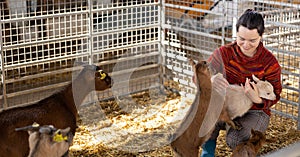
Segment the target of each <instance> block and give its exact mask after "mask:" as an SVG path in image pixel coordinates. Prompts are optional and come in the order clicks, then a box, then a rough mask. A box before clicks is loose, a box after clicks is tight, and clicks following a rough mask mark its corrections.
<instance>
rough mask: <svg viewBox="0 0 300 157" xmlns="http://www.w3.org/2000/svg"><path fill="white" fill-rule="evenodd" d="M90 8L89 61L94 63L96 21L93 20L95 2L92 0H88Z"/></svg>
mask: <svg viewBox="0 0 300 157" xmlns="http://www.w3.org/2000/svg"><path fill="white" fill-rule="evenodd" d="M88 5H89V6H88V10H89V16H88V17H89V20H88V24H89V33H88V34H89V35H88V43H89V45H88V50H87V51H88V53H89V63H90V64H92V63H93V62H94V61H93V58H94V57H92V56H93V49H94V44H93V42H94V40H93V26H94V22H93V13H92V11H93V3H92V2H91V0H88Z"/></svg>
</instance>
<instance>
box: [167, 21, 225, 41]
mask: <svg viewBox="0 0 300 157" xmlns="http://www.w3.org/2000/svg"><path fill="white" fill-rule="evenodd" d="M162 27H163V29H171V30H176V31H182V32H189V33H193V34H196V35H202V36H206V37H210V38H214V39H219V40H222V37H221V36H218V35H213V34H210V33H209V32H208V33H205V32H199V31H195V30H189V29H186V28H181V27H177V26H172V25H169V24H163V25H162Z"/></svg>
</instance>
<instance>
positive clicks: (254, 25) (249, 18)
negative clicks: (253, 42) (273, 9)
mask: <svg viewBox="0 0 300 157" xmlns="http://www.w3.org/2000/svg"><path fill="white" fill-rule="evenodd" d="M241 25H242V26H244V27H246V28H248V29H250V30H252V29H257V32H258V34H259V35H260V36H262V34H263V33H264V31H265V24H264V18H263V16H262V15H261V14H260V13H258V12H257V11H254V10H253V9H247V10H246V11H245V12H244V13H243V15H242V16H241V17H240V18H239V19H238V21H237V23H236V30H237V31H239V27H240V26H241Z"/></svg>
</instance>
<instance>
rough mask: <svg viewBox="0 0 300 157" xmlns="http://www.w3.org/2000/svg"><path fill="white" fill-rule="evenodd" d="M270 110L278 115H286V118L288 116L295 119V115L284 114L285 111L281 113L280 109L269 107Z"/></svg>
mask: <svg viewBox="0 0 300 157" xmlns="http://www.w3.org/2000/svg"><path fill="white" fill-rule="evenodd" d="M271 111H272V112H273V113H275V114H277V115H280V116H282V117H286V118H289V119H292V120H297V118H296V117H295V116H292V115H289V114H286V113H283V112H281V111H278V110H275V109H271Z"/></svg>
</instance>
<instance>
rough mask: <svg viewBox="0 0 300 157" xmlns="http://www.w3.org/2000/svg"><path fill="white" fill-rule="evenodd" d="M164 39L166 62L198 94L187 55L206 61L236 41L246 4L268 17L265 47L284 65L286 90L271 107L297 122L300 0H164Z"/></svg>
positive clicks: (183, 84)
mask: <svg viewBox="0 0 300 157" xmlns="http://www.w3.org/2000/svg"><path fill="white" fill-rule="evenodd" d="M162 5H163V8H164V9H162V10H164V11H165V12H164V13H162V14H161V15H162V16H164V18H163V20H164V21H163V23H162V29H163V30H165V33H166V34H165V36H164V37H165V38H164V39H163V40H162V43H163V52H164V53H165V54H164V56H165V60H164V61H165V64H166V66H167V67H168V68H170V69H172V71H173V72H174V73H176V75H175V76H177V77H176V80H178V81H179V82H180V84H181V85H182V87H183V88H182V89H183V90H182V91H184V92H182V93H187V94H188V93H194V92H195V91H194V90H195V89H194V88H192V83H191V82H192V81H191V80H190V78H191V74H190V69H189V66H188V65H187V64H188V63H187V60H186V57H187V56H195V55H196V57H202V58H204V59H206V58H207V57H208V55H210V54H211V53H212V52H213V51H214V50H215V49H216V48H217V47H219V46H221V45H223V44H225V43H228V42H231V41H233V40H234V39H235V36H236V34H235V32H236V28H235V23H236V21H237V18H238V17H239V16H240V15H241V13H243V12H244V11H245V10H246V9H248V8H254V9H255V10H256V11H259V12H261V13H262V14H263V15H264V17H265V22H266V31H265V34H264V35H263V42H264V44H265V46H266V47H267V48H268V49H269V50H270V51H271V52H272V53H273V54H274V55H275V56H276V57H277V59H278V60H279V62H280V65H281V67H282V83H283V92H282V94H281V100H280V102H279V103H278V104H276V105H275V106H274V107H273V108H272V111H273V112H274V113H275V114H276V115H280V116H283V117H287V118H291V119H293V120H296V121H298V126H297V127H298V129H300V123H299V121H300V115H299V109H300V107H299V104H300V100H299V96H300V87H299V77H300V75H299V70H300V58H299V55H300V49H299V31H300V26H299V23H300V21H299V16H300V11H299V10H300V1H297V0H294V1H287V0H241V1H240V0H199V1H193V0H184V1H183V0H181V1H180V0H165V1H163V3H162Z"/></svg>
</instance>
